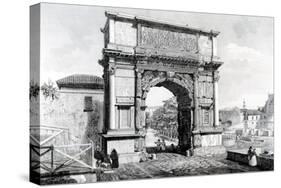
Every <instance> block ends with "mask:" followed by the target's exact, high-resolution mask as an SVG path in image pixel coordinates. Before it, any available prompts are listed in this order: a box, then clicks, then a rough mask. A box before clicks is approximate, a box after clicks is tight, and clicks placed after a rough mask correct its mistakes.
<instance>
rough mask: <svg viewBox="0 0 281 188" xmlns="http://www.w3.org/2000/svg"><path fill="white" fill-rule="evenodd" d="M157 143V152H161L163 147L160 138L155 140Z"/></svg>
mask: <svg viewBox="0 0 281 188" xmlns="http://www.w3.org/2000/svg"><path fill="white" fill-rule="evenodd" d="M155 144H156V148H157V152H161V150H162V148H161V142H160V139H158V140H157V142H155Z"/></svg>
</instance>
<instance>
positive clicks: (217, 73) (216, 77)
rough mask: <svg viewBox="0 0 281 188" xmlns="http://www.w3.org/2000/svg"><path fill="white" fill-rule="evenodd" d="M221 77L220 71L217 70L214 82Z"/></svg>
mask: <svg viewBox="0 0 281 188" xmlns="http://www.w3.org/2000/svg"><path fill="white" fill-rule="evenodd" d="M219 79H220V75H219V72H218V71H215V72H214V82H218V81H219Z"/></svg>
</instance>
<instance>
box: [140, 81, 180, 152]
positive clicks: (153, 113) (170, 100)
mask: <svg viewBox="0 0 281 188" xmlns="http://www.w3.org/2000/svg"><path fill="white" fill-rule="evenodd" d="M146 106H147V107H146V109H145V120H146V121H145V127H146V136H145V146H146V147H156V146H157V144H156V143H157V141H158V140H160V141H161V142H163V140H164V142H165V146H166V148H167V149H168V148H169V149H170V150H171V149H172V147H174V148H176V147H177V145H178V103H177V100H176V97H175V96H174V94H173V93H172V92H170V91H169V90H168V89H166V88H164V87H162V86H161V87H152V88H151V89H150V91H149V93H148V95H147V98H146Z"/></svg>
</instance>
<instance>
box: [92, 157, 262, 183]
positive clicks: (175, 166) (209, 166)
mask: <svg viewBox="0 0 281 188" xmlns="http://www.w3.org/2000/svg"><path fill="white" fill-rule="evenodd" d="M249 171H260V170H259V169H258V168H253V167H249V166H247V165H241V164H238V163H236V162H232V161H228V160H226V159H225V158H224V157H199V156H192V157H185V156H182V155H179V154H175V153H159V154H157V160H152V161H147V162H142V163H128V164H121V165H120V167H119V168H118V169H115V170H114V171H113V172H111V173H105V174H99V175H97V176H98V178H97V180H98V181H116V180H132V179H146V178H161V177H176V176H194V175H211V174H225V173H237V172H249Z"/></svg>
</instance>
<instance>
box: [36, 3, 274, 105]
mask: <svg viewBox="0 0 281 188" xmlns="http://www.w3.org/2000/svg"><path fill="white" fill-rule="evenodd" d="M106 10H111V11H117V12H122V13H127V14H132V15H137V16H145V17H150V18H153V19H158V20H164V21H169V22H172V23H178V24H184V25H186V24H188V25H189V26H191V27H196V28H201V29H206V30H211V29H213V30H217V31H220V34H219V36H218V55H219V57H220V58H221V61H223V62H224V64H223V65H222V66H221V68H220V69H219V71H220V80H219V107H220V108H229V107H234V106H238V107H242V103H243V100H244V99H245V101H246V105H247V107H248V108H256V107H257V106H263V105H264V104H265V101H266V99H267V95H268V94H269V93H272V92H273V50H274V49H273V40H274V39H273V36H274V33H273V23H274V21H273V18H270V17H255V16H237V15H222V14H206V13H194V12H175V11H161V10H145V9H129V8H114V7H96V6H79V5H63V4H47V3H44V4H43V7H42V8H41V49H40V51H41V64H40V65H41V67H40V69H41V82H47V81H48V80H51V81H56V80H58V79H60V78H63V77H65V76H68V75H71V74H78V73H79V74H92V75H97V76H102V73H103V69H102V66H100V65H99V64H98V60H99V59H101V58H102V48H103V45H104V44H103V33H102V32H101V31H100V29H101V28H103V27H104V24H105V21H106V17H105V14H104V12H105V11H106ZM159 92H161V97H159ZM171 96H172V94H171V92H169V91H168V90H166V89H163V88H153V89H152V90H151V91H150V92H149V93H148V98H147V105H148V106H157V105H161V104H162V101H163V100H165V99H168V98H169V97H171Z"/></svg>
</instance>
